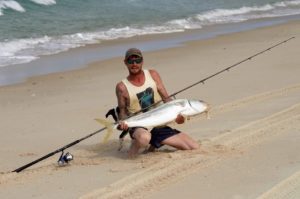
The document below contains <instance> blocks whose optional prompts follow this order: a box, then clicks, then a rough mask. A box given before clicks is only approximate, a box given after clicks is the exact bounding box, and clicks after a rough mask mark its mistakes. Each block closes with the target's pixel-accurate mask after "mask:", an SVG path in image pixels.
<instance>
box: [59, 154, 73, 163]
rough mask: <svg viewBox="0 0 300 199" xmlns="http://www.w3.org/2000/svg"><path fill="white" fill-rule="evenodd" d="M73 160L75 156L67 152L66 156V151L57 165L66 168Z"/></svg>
mask: <svg viewBox="0 0 300 199" xmlns="http://www.w3.org/2000/svg"><path fill="white" fill-rule="evenodd" d="M72 160H73V155H72V154H71V153H69V152H67V153H66V154H64V151H62V152H61V155H60V157H59V159H58V161H57V163H58V165H59V166H65V165H67V164H68V163H69V162H70V161H72Z"/></svg>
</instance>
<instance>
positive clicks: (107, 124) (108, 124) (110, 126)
mask: <svg viewBox="0 0 300 199" xmlns="http://www.w3.org/2000/svg"><path fill="white" fill-rule="evenodd" d="M95 120H96V121H97V122H99V123H100V124H102V125H103V126H105V127H106V128H107V133H106V134H105V136H104V138H103V143H105V142H107V140H108V139H109V138H110V136H111V134H112V133H113V125H114V124H113V123H111V122H110V121H108V120H106V119H100V118H96V119H95Z"/></svg>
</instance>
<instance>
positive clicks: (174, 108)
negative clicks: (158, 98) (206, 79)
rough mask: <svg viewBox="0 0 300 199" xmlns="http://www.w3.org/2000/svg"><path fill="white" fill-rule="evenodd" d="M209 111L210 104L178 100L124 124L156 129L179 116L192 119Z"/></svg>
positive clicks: (137, 116)
mask: <svg viewBox="0 0 300 199" xmlns="http://www.w3.org/2000/svg"><path fill="white" fill-rule="evenodd" d="M207 110H208V104H207V103H205V102H203V101H201V100H188V99H176V100H172V101H169V102H167V103H164V104H162V105H160V106H158V107H156V108H153V109H151V110H149V111H148V112H145V113H142V114H139V115H136V116H133V117H130V118H128V119H126V120H124V122H125V123H126V124H127V125H128V127H135V126H141V127H156V126H162V125H166V124H168V123H170V122H173V121H174V120H175V119H176V118H177V116H178V115H179V114H181V115H182V116H184V117H192V116H195V115H199V114H201V113H203V112H205V111H207ZM115 127H116V126H115Z"/></svg>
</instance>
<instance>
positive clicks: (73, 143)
mask: <svg viewBox="0 0 300 199" xmlns="http://www.w3.org/2000/svg"><path fill="white" fill-rule="evenodd" d="M292 39H295V37H291V38H289V39H286V40H284V41H281V42H279V43H277V44H275V45H273V46H271V47H269V48H267V49H265V50H262V51H260V52H258V53H256V54H254V55H252V56H250V57H247V58H245V59H243V60H241V61H239V62H237V63H235V64H233V65H231V66H229V67H227V68H224V69H223V70H220V71H218V72H216V73H214V74H212V75H210V76H208V77H206V78H204V79H202V80H199V81H197V82H195V83H193V84H191V85H189V86H186V87H185V88H183V89H181V90H179V91H177V92H175V93H173V94H171V95H169V96H168V97H167V98H172V97H175V96H176V95H178V94H179V93H182V92H183V91H186V90H188V89H190V88H192V87H194V86H196V85H198V84H200V83H202V84H204V82H205V81H207V80H209V79H211V78H213V77H215V76H217V75H219V74H221V73H223V72H226V71H229V70H230V69H232V68H234V67H236V66H238V65H240V64H242V63H244V62H247V61H249V60H251V59H252V58H254V57H256V56H258V55H261V54H263V53H265V52H266V51H269V50H271V49H273V48H275V47H277V46H279V45H281V44H283V43H286V42H288V41H290V40H292ZM162 101H163V100H160V101H158V102H156V103H154V104H152V105H151V106H148V107H146V108H144V109H141V110H139V111H137V112H135V113H134V114H133V115H131V116H130V117H132V116H134V115H136V114H138V113H141V112H144V111H145V110H148V109H149V108H151V107H153V106H156V105H158V104H159V103H161V102H162ZM128 118H129V117H128ZM114 124H117V122H115V123H114ZM106 129H107V127H104V128H102V129H99V130H97V131H95V132H93V133H91V134H89V135H87V136H85V137H83V138H80V139H78V140H75V141H73V142H71V143H69V144H67V145H65V146H63V147H61V148H59V149H57V150H55V151H53V152H51V153H49V154H47V155H45V156H43V157H41V158H39V159H37V160H34V161H32V162H30V163H28V164H26V165H24V166H21V167H19V168H17V169H15V170H13V171H12V172H17V173H19V172H21V171H23V170H24V169H26V168H28V167H30V166H32V165H34V164H36V163H38V162H40V161H42V160H44V159H47V158H49V157H51V156H53V155H55V154H56V153H59V152H62V153H63V152H64V150H65V149H67V148H70V147H71V146H74V145H75V144H78V143H79V142H81V141H83V140H85V139H87V138H89V137H92V136H94V135H96V134H97V133H100V132H102V131H104V130H106Z"/></svg>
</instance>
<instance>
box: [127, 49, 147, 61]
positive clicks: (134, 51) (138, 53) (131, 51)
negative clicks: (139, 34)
mask: <svg viewBox="0 0 300 199" xmlns="http://www.w3.org/2000/svg"><path fill="white" fill-rule="evenodd" d="M132 55H136V56H138V57H143V55H142V52H141V51H140V50H139V49H137V48H129V49H128V50H127V51H126V54H125V60H127V59H128V57H130V56H132Z"/></svg>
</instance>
